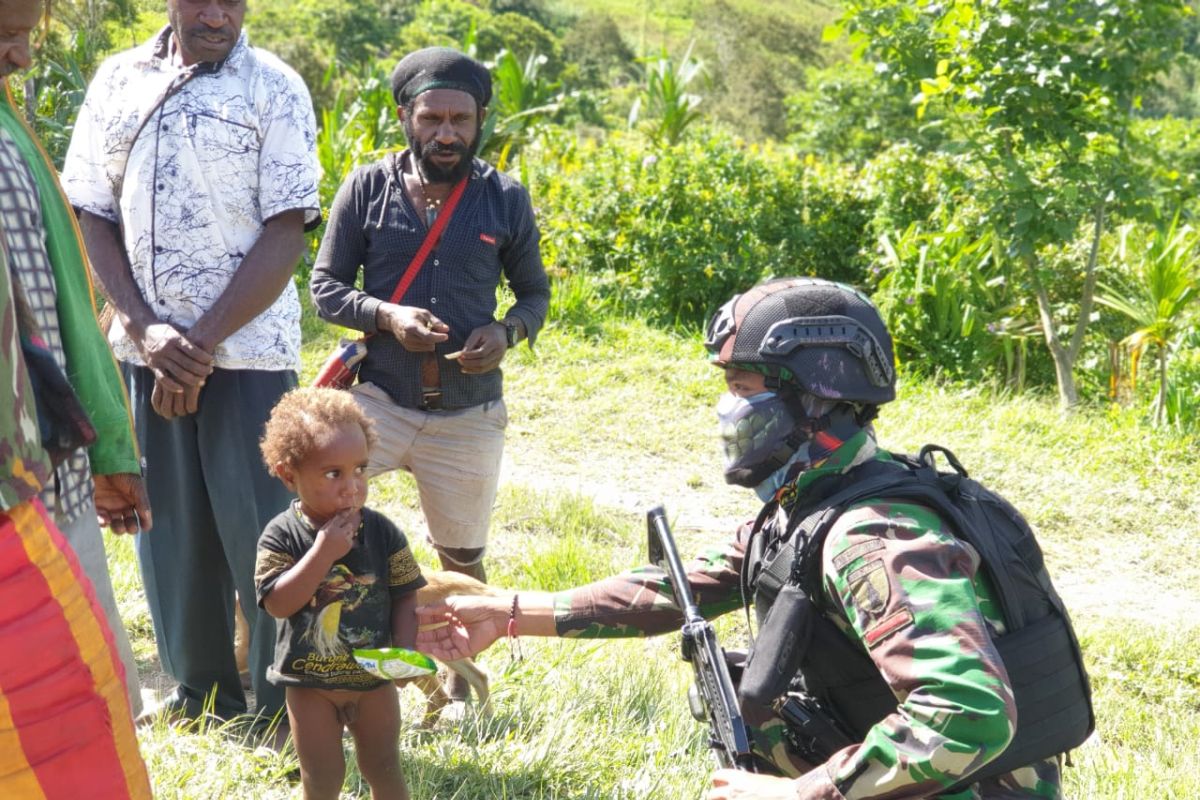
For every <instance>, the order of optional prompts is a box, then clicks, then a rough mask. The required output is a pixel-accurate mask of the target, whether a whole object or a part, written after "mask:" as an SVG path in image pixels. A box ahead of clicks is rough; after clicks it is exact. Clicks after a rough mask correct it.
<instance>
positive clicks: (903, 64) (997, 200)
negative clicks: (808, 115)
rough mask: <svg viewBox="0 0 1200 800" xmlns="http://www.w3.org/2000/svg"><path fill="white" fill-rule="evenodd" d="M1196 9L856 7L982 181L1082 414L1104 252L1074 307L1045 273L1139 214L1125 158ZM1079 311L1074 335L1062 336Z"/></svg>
mask: <svg viewBox="0 0 1200 800" xmlns="http://www.w3.org/2000/svg"><path fill="white" fill-rule="evenodd" d="M1189 13H1190V10H1189V8H1188V4H1187V3H1186V2H1185V0H1056V1H1055V2H1049V0H986V2H975V1H974V0H947V2H941V3H930V4H926V5H921V6H918V5H914V4H912V3H909V2H904V1H903V0H848V2H847V3H846V16H845V17H844V19H843V21H842V26H843V28H844V29H845V30H847V31H849V32H850V33H851V34H852V35H853V36H855V37H856V40H857V41H858V43H859V46H860V48H861V50H862V51H863V52H865V53H868V54H870V56H871V57H872V58H874V59H876V60H877V61H878V64H879V67H878V70H879V72H881V73H884V74H887V73H891V74H893V75H895V76H897V78H898V80H899V81H900V82H901V83H902V84H903V85H906V86H908V87H910V90H911V91H912V94H913V101H914V104H915V105H916V107H917V113H918V116H921V115H923V114H925V113H927V112H928V111H929V110H930V109H931V108H932V109H935V110H936V111H937V112H938V113H939V115H940V116H942V117H943V118H944V119H945V125H946V128H947V132H948V143H947V146H948V147H953V148H957V149H960V150H963V151H965V152H969V153H970V156H971V158H972V160H974V161H975V162H976V163H978V164H979V165H980V166H981V167H982V169H981V170H979V171H978V172H977V177H976V179H975V180H974V181H972V182H971V184H970V185H968V186H966V187H965V189H966V191H968V192H969V193H970V194H971V196H972V197H974V198H976V199H978V200H979V201H981V202H982V203H983V205H984V207H985V208H986V209H987V219H988V223H989V224H990V225H991V226H992V227H993V228H994V230H995V231H996V233H997V235H998V236H999V237H1000V240H1001V241H1002V242H1003V243H1004V246H1005V249H1006V251H1007V253H1008V255H1010V256H1011V257H1013V259H1014V263H1016V264H1019V265H1021V267H1022V273H1023V274H1021V275H1019V276H1018V275H1013V276H1012V277H1013V278H1018V277H1019V278H1020V280H1022V281H1023V282H1024V283H1025V284H1026V285H1027V286H1028V287H1029V291H1030V292H1031V293H1032V294H1033V295H1034V296H1036V298H1037V301H1038V308H1039V314H1040V317H1041V325H1042V330H1043V334H1044V336H1045V338H1046V342H1047V345H1048V347H1049V349H1050V351H1051V354H1052V356H1053V358H1054V361H1055V366H1056V377H1057V380H1058V385H1059V395H1060V399H1061V400H1062V402H1063V403H1064V404H1065V405H1071V404H1074V403H1075V402H1077V401H1078V393H1077V390H1076V388H1075V382H1074V375H1073V368H1074V361H1075V359H1076V358H1077V356H1078V353H1079V351H1080V347H1081V346H1082V342H1083V334H1084V331H1085V328H1086V325H1087V322H1088V320H1089V319H1090V317H1091V304H1092V293H1093V291H1094V282H1095V275H1094V268H1095V257H1096V251H1095V249H1094V248H1093V251H1092V255H1091V257H1090V258H1089V260H1088V263H1087V264H1086V265H1084V266H1083V269H1082V270H1081V276H1080V280H1079V281H1078V283H1077V285H1076V287H1075V297H1074V298H1053V297H1051V296H1050V294H1049V292H1048V291H1047V288H1046V282H1045V280H1044V278H1043V275H1042V267H1041V263H1040V261H1039V259H1040V258H1041V255H1042V253H1043V252H1044V251H1045V250H1047V249H1048V248H1056V247H1062V246H1064V245H1066V244H1068V243H1069V242H1071V241H1072V240H1073V239H1074V238H1075V236H1076V235H1077V233H1078V232H1079V230H1080V226H1081V224H1082V223H1083V222H1084V220H1085V219H1090V220H1091V223H1092V226H1093V230H1094V236H1095V241H1096V242H1097V244H1098V242H1099V235H1100V232H1101V231H1102V228H1103V222H1104V218H1105V214H1106V211H1108V210H1109V206H1110V204H1114V203H1115V204H1117V205H1118V207H1123V206H1128V205H1130V204H1132V203H1133V202H1134V201H1136V199H1137V196H1138V192H1139V187H1140V185H1141V184H1140V182H1139V181H1137V180H1135V179H1134V177H1133V176H1134V173H1135V169H1136V165H1135V164H1134V162H1133V159H1132V158H1131V157H1130V154H1129V151H1128V149H1127V148H1126V147H1125V143H1126V140H1127V131H1128V128H1129V127H1130V125H1131V123H1132V121H1133V111H1134V109H1135V108H1136V107H1137V105H1138V102H1139V98H1140V97H1141V95H1142V93H1144V92H1145V91H1146V90H1147V89H1148V88H1149V86H1150V84H1151V82H1152V81H1153V79H1154V78H1155V77H1156V76H1157V75H1159V74H1160V73H1161V72H1162V71H1163V70H1165V69H1166V67H1167V66H1168V65H1169V64H1170V63H1171V60H1172V59H1173V58H1175V57H1176V53H1177V50H1178V41H1179V36H1180V23H1181V21H1182V20H1183V19H1185V18H1186V17H1187V15H1188V14H1189ZM1063 300H1070V301H1071V303H1072V310H1073V313H1074V317H1075V319H1074V331H1073V333H1072V334H1071V335H1070V338H1069V341H1065V340H1063V338H1062V337H1061V336H1060V333H1059V327H1060V324H1061V319H1060V316H1061V315H1060V314H1059V313H1058V311H1059V308H1058V304H1059V303H1060V302H1062V301H1063Z"/></svg>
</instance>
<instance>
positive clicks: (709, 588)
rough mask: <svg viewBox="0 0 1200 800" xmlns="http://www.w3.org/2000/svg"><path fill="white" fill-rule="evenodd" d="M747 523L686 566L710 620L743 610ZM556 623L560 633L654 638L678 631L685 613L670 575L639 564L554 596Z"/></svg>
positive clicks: (694, 591) (606, 637)
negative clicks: (743, 561)
mask: <svg viewBox="0 0 1200 800" xmlns="http://www.w3.org/2000/svg"><path fill="white" fill-rule="evenodd" d="M749 531H750V524H749V523H747V524H746V525H743V526H742V527H741V528H739V529H738V532H737V534H736V536H735V537H734V539H733V541H730V542H728V543H726V544H725V545H724V546H722V547H716V548H712V549H710V550H706V551H705V552H704V553H702V554H701V555H700V556H699V557H697V558H696V559H695V561H693V562H692V563H691V564H689V565H688V570H687V572H688V583H689V584H690V585H691V587H692V594H693V596H694V597H695V599H696V603H697V605H699V606H700V612H701V613H702V614H703V615H704V616H705V617H706V618H709V619H711V618H713V617H717V616H720V615H721V614H724V613H727V612H729V611H732V610H734V609H736V608H739V607H740V606H741V604H742V596H741V590H740V586H739V576H740V574H741V569H742V554H743V553H744V552H745V538H746V536H748V534H749ZM554 625H555V628H556V629H557V631H558V635H559V636H564V637H570V638H580V639H602V638H603V639H608V638H620V637H633V636H652V635H654V634H659V633H667V632H669V631H678V630H679V628H680V626H681V625H683V615H682V614H681V613H680V610H679V606H677V605H676V604H675V598H674V596H673V595H672V594H671V583H670V580H669V579H668V578H667V575H666V573H665V572H664V571H663V570H661V569H659V568H657V567H639V568H637V569H634V570H630V571H629V572H624V573H622V574H620V575H616V576H613V577H611V578H605V579H603V580H600V581H597V582H595V583H591V584H588V585H587V586H581V587H579V588H577V589H570V590H568V591H564V592H559V593H558V594H556V595H555V596H554Z"/></svg>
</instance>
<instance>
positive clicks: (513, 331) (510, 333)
mask: <svg viewBox="0 0 1200 800" xmlns="http://www.w3.org/2000/svg"><path fill="white" fill-rule="evenodd" d="M497 322H499V323H500V324H501V325H503V326H504V341H506V342H507V343H508V346H509V349H511V348H514V347H516V346H517V342H518V341H520V338H519V337H520V335H521V330H520V329H519V328H518V327H517V323H515V322H510V321H508V320H507V319H503V320H497Z"/></svg>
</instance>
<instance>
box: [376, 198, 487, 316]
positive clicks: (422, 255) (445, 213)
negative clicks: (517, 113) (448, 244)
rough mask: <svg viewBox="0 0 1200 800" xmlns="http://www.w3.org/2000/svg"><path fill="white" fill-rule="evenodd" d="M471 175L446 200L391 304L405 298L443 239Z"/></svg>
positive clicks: (406, 271) (398, 285) (393, 294)
mask: <svg viewBox="0 0 1200 800" xmlns="http://www.w3.org/2000/svg"><path fill="white" fill-rule="evenodd" d="M470 177H471V176H470V175H467V176H466V177H465V178H463V179H462V180H461V181H459V182H458V185H457V186H455V187H454V190H453V191H452V192H450V196H449V197H447V198H446V204H445V205H444V206H442V213H440V214H438V216H437V219H435V220H434V221H433V227H431V228H430V229H429V233H427V234H425V241H423V242H421V249H419V250H417V254H416V255H415V256H413V260H412V261H410V262H409V264H408V268H407V269H406V270H404V274H403V275H402V276H401V277H400V282H399V283H398V284H396V291H394V292H392V299H391V300H390V301H389V302H391V303H399V302H400V298H402V297H404V293H405V292H407V291H408V287H409V286H410V285H412V282H413V280H414V279H415V278H416V277H417V273H418V272H420V271H421V267H422V266H423V265H424V264H425V259H427V258H428V257H429V251H430V250H432V249H433V247H434V245H436V244H437V241H438V239H439V238H441V235H442V230H443V229H444V228H445V227H446V223H447V222H449V221H450V215H451V214H453V213H454V207H455V206H456V205H458V199H459V198H460V197H462V193H463V190H464V189H466V188H467V181H468V180H470Z"/></svg>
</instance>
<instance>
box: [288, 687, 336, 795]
mask: <svg viewBox="0 0 1200 800" xmlns="http://www.w3.org/2000/svg"><path fill="white" fill-rule="evenodd" d="M287 710H288V721H289V722H290V723H291V725H292V741H293V742H294V743H295V745H296V755H297V756H299V758H300V780H301V782H302V783H303V785H304V800H337V797H338V794H339V793H340V792H341V790H342V781H344V780H345V778H346V756H345V754H343V753H342V722H341V719H340V717H339V716H338V707H337V706H336V705H335V704H334V703H333V702H332V701H331V700H330V699H329V698H328V696H326V694H325V693H324V692H322V691H321V690H320V689H302V688H298V687H295V686H289V687H287Z"/></svg>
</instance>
